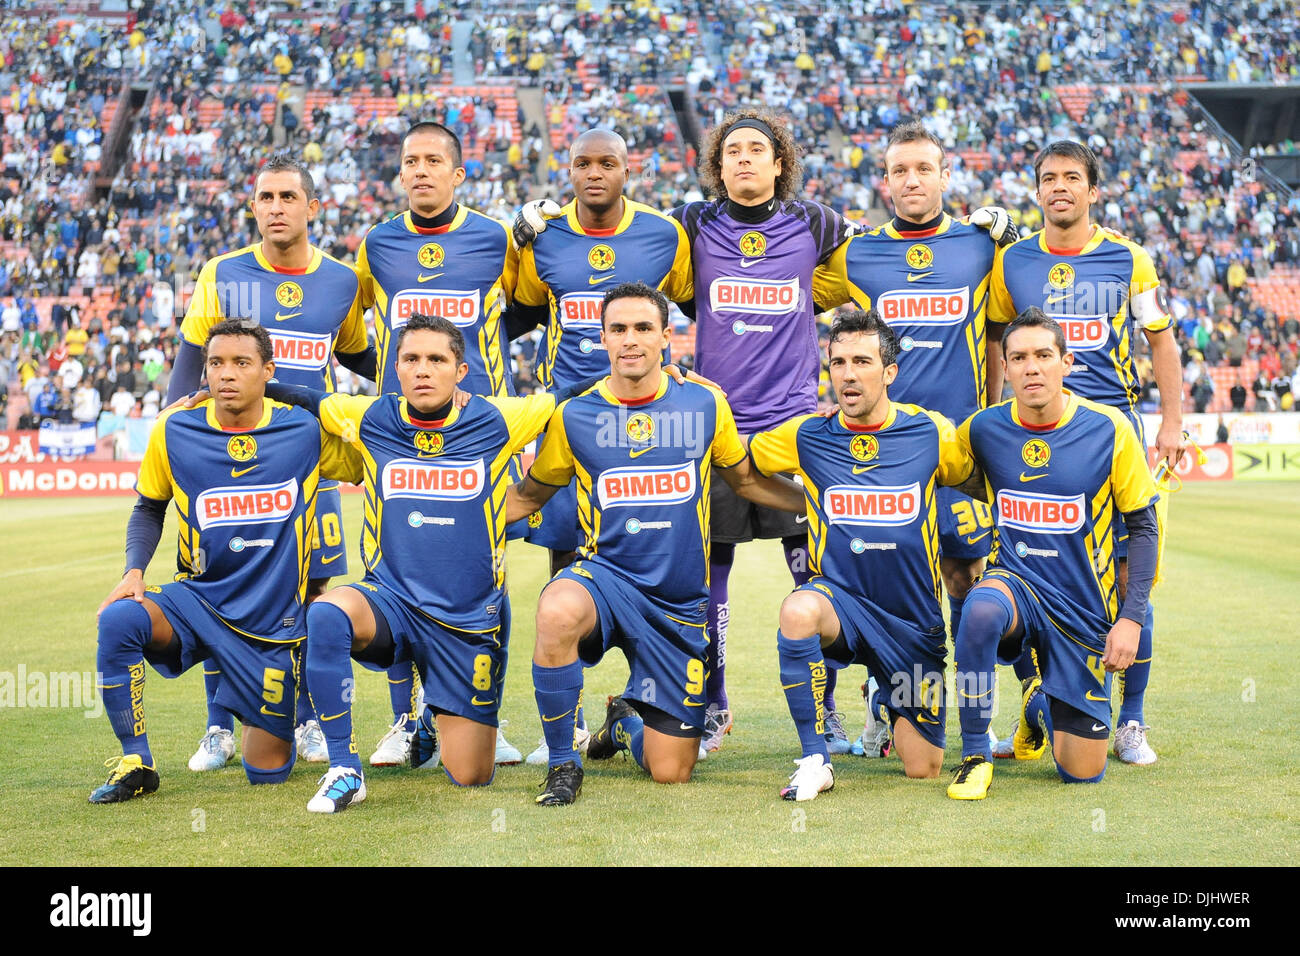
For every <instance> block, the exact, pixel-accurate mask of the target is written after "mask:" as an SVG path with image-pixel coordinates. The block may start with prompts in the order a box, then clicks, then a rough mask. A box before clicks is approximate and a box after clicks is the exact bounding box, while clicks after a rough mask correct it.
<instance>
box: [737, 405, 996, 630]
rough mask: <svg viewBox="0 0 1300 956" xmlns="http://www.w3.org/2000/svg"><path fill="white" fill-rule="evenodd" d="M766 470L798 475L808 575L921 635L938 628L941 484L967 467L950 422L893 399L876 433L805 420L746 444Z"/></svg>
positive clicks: (956, 480) (952, 481) (962, 476)
mask: <svg viewBox="0 0 1300 956" xmlns="http://www.w3.org/2000/svg"><path fill="white" fill-rule="evenodd" d="M749 452H750V454H751V455H752V456H753V458H754V464H755V466H756V467H757V468H758V470H759V471H761V472H763V473H764V474H769V475H770V474H776V473H777V472H791V473H793V474H796V475H799V476H801V478H802V479H803V487H804V496H805V498H806V499H807V502H808V555H809V558H810V562H811V570H812V572H813V573H814V574H821V575H824V576H825V577H827V578H829V579H830V580H831V581H834V582H835V583H837V584H841V585H843V586H844V587H846V588H848V589H849V590H851V591H852V592H854V593H855V594H859V595H861V596H863V597H865V598H866V599H867V600H869V601H871V602H872V603H873V604H875V605H877V606H878V607H880V608H882V609H884V610H886V611H888V612H889V613H891V614H893V615H895V616H896V617H899V618H902V619H903V620H905V621H911V622H912V623H914V624H915V625H916V626H917V627H918V628H920V629H921V630H931V629H933V628H936V627H942V626H943V614H942V611H941V610H940V605H939V596H940V594H941V591H942V586H943V582H942V578H941V577H940V575H939V510H938V505H937V497H936V494H935V492H936V489H937V487H938V486H939V485H959V484H961V483H962V482H963V481H965V480H966V479H967V478H969V477H970V474H971V470H972V468H973V467H974V465H973V462H972V461H971V458H970V454H969V452H967V451H966V450H965V449H964V448H963V447H962V445H961V442H960V441H958V439H957V430H956V429H955V428H954V427H953V424H952V422H950V421H948V419H946V418H944V417H943V416H942V415H940V414H938V413H937V412H931V411H928V410H926V409H923V408H918V407H917V406H916V405H904V404H900V403H898V402H891V403H890V407H889V413H888V414H887V415H886V416H885V420H884V422H883V423H882V424H881V425H880V426H879V427H878V428H872V429H865V428H862V427H860V426H855V425H852V424H851V423H849V422H846V421H845V420H844V415H843V413H842V412H841V413H840V414H839V415H836V416H834V417H833V418H822V417H821V416H818V415H802V416H800V417H798V418H794V419H791V420H790V421H788V422H786V423H785V424H784V425H780V426H778V427H777V428H774V429H773V430H771V431H768V432H759V433H758V434H756V435H754V436H752V437H751V438H750V440H749Z"/></svg>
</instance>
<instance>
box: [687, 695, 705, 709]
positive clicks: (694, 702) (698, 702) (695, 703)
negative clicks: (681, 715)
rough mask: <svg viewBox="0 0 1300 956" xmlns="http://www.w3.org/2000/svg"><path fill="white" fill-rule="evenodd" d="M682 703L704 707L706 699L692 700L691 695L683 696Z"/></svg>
mask: <svg viewBox="0 0 1300 956" xmlns="http://www.w3.org/2000/svg"><path fill="white" fill-rule="evenodd" d="M682 703H683V704H685V705H686V706H687V707H703V706H704V701H702V700H691V699H690V698H689V697H683V698H682Z"/></svg>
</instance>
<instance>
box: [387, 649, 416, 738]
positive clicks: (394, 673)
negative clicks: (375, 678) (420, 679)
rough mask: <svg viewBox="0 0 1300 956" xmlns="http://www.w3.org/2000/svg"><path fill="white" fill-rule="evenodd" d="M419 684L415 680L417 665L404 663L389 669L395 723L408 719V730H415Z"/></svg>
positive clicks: (389, 689)
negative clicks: (416, 698)
mask: <svg viewBox="0 0 1300 956" xmlns="http://www.w3.org/2000/svg"><path fill="white" fill-rule="evenodd" d="M418 693H419V684H417V683H416V680H415V665H414V664H412V663H411V662H410V661H402V662H401V663H399V664H394V665H393V666H392V667H390V668H388V699H389V701H391V702H392V705H393V723H394V724H395V723H397V722H398V721H399V720H401V719H402V718H403V717H405V718H406V729H407V730H408V731H412V730H414V729H415V697H416V694H418Z"/></svg>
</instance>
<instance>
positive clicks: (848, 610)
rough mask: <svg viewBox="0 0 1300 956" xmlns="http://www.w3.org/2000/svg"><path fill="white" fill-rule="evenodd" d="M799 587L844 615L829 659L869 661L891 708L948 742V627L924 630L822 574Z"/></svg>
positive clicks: (940, 742) (932, 738)
mask: <svg viewBox="0 0 1300 956" xmlns="http://www.w3.org/2000/svg"><path fill="white" fill-rule="evenodd" d="M796 590H799V591H814V592H816V593H818V594H820V595H822V597H825V598H827V599H829V600H830V602H831V607H833V608H834V609H835V616H836V617H837V618H839V621H840V636H839V638H837V639H836V640H835V642H834V643H833V644H831V645H830V646H829V647H827V648H826V661H827V663H828V664H830V665H831V666H832V667H836V668H843V667H848V666H849V665H850V664H865V665H866V667H867V671H868V672H869V673H870V674H871V676H872V677H874V678H875V679H876V683H878V684H879V685H880V692H881V698H882V699H883V700H884V703H885V706H886V707H888V708H889V712H890V713H891V714H893V715H894V716H895V718H898V717H905V718H907V720H908V721H909V722H910V723H911V724H912V725H913V726H914V727H916V729H917V731H919V732H920V734H921V736H922V737H924V738H925V739H926V740H927V741H928V742H929V743H932V744H934V745H935V746H936V747H943V746H944V742H945V738H944V723H945V721H946V720H947V704H946V702H945V700H944V687H943V674H944V669H945V667H946V666H947V662H946V661H945V659H944V656H945V654H946V652H947V645H946V641H945V637H946V635H945V632H944V629H943V627H942V626H941V627H939V629H938V630H936V631H935V632H934V633H927V632H925V631H922V630H920V629H919V628H917V627H916V626H915V625H913V624H909V623H908V622H906V621H904V620H902V619H900V618H897V617H895V616H894V615H892V614H890V613H889V612H888V611H884V610H882V609H880V608H878V607H876V606H875V605H874V604H872V603H871V602H870V601H868V600H866V599H865V598H862V597H859V596H858V595H856V594H854V593H852V592H851V591H849V590H848V589H846V588H843V587H840V586H839V585H838V584H834V583H833V582H831V581H830V580H828V579H826V578H824V577H821V576H818V577H815V578H813V579H812V580H811V581H809V582H808V583H807V584H805V585H803V586H802V587H800V588H797V589H796Z"/></svg>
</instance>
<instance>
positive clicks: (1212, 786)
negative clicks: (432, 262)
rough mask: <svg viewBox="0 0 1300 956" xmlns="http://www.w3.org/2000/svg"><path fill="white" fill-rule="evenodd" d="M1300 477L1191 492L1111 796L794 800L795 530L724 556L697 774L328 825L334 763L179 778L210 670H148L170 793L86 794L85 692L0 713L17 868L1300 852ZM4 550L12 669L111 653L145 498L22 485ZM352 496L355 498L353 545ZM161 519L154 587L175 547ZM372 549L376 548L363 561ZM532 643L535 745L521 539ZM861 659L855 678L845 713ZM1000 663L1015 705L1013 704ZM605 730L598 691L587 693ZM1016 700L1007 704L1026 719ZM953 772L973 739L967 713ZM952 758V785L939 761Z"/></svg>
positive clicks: (517, 585)
mask: <svg viewBox="0 0 1300 956" xmlns="http://www.w3.org/2000/svg"><path fill="white" fill-rule="evenodd" d="M1297 492H1300V485H1295V484H1284V483H1276V484H1272V483H1253V484H1246V483H1225V484H1221V485H1216V484H1200V485H1190V484H1189V485H1188V486H1187V487H1186V488H1185V489H1184V490H1183V491H1182V492H1180V493H1179V494H1178V495H1177V496H1176V497H1175V499H1174V501H1173V507H1172V516H1171V525H1172V528H1173V531H1172V537H1171V539H1170V542H1169V545H1168V551H1167V558H1166V563H1167V573H1168V580H1167V582H1166V583H1165V584H1164V585H1162V586H1161V588H1160V589H1159V591H1158V592H1157V608H1158V614H1159V618H1158V627H1157V632H1156V641H1157V642H1156V665H1155V670H1154V674H1153V679H1152V686H1151V690H1150V692H1149V694H1148V703H1147V719H1148V722H1149V723H1150V724H1151V725H1152V727H1153V731H1152V736H1151V739H1152V742H1153V744H1154V746H1155V748H1156V750H1157V751H1158V752H1159V754H1160V761H1159V763H1157V764H1156V765H1155V766H1154V767H1148V768H1138V767H1126V766H1123V765H1121V764H1119V763H1118V762H1116V761H1113V760H1112V761H1111V764H1110V767H1109V770H1108V771H1107V775H1106V780H1105V782H1104V783H1102V784H1101V785H1100V786H1097V787H1068V788H1067V787H1065V786H1063V785H1062V784H1061V783H1060V782H1059V781H1058V780H1057V777H1056V774H1055V772H1054V771H1053V770H1052V767H1051V764H1050V762H1049V761H1046V760H1044V761H1038V762H1032V763H1019V764H1018V763H1016V762H1014V761H1013V762H1006V761H999V762H998V765H997V772H996V776H995V779H994V784H993V789H992V790H991V792H990V795H989V798H988V799H987V800H984V801H981V802H978V803H969V804H967V803H957V802H954V801H950V800H948V799H947V798H946V797H945V796H944V785H945V783H946V780H944V781H909V780H906V779H904V778H903V776H902V773H901V769H900V765H899V763H898V761H897V760H883V761H882V760H861V759H857V758H853V757H843V758H840V759H839V760H838V761H837V762H836V769H837V771H838V776H837V783H836V788H835V791H834V792H833V793H829V794H824V795H822V796H821V797H820V798H819V799H818V800H816V801H814V802H812V803H806V804H801V805H798V806H796V805H794V804H789V803H783V802H782V801H780V800H779V799H777V796H776V792H777V789H778V786H779V785H780V784H781V783H782V782H784V780H785V777H786V775H787V774H788V773H789V771H790V768H791V764H790V761H791V760H792V759H793V757H795V756H797V755H798V754H797V749H796V748H797V745H796V741H795V735H794V730H793V727H792V725H791V723H790V719H789V715H788V713H787V711H786V708H785V702H784V698H783V697H782V696H781V693H780V690H779V686H778V684H779V682H778V680H777V666H776V650H775V640H774V634H775V625H776V610H777V607H778V605H779V603H780V600H781V598H782V596H783V595H784V593H785V591H786V589H787V586H788V584H787V582H788V578H787V573H786V571H785V569H784V565H783V562H782V560H781V552H780V548H779V546H778V544H777V543H776V542H760V543H757V544H753V545H747V546H745V547H742V548H740V549H739V551H738V565H737V567H736V569H735V571H734V572H733V574H732V579H731V580H732V624H731V638H730V641H729V643H730V647H729V650H730V661H729V663H730V666H729V668H728V683H729V689H730V693H731V697H732V701H733V706H734V707H735V709H736V711H737V714H738V724H737V727H736V730H735V732H734V733H733V734H732V736H731V737H729V738H728V739H727V742H726V744H725V745H724V747H723V749H722V751H721V752H720V753H718V754H716V755H713V756H712V757H710V758H709V759H708V760H707V761H705V762H703V763H702V764H700V765H699V767H698V768H697V771H696V779H695V780H694V781H693V782H692V783H690V784H688V785H686V786H679V787H661V786H656V785H654V784H653V783H651V782H650V781H649V780H648V778H646V777H645V775H644V774H643V773H641V772H640V771H639V770H638V769H637V768H636V767H635V766H634V765H632V764H631V763H629V762H625V761H624V760H623V759H621V758H615V759H614V760H613V761H610V762H608V763H604V764H597V765H594V766H589V767H588V771H587V778H586V783H585V789H584V793H583V796H582V798H581V800H580V801H579V802H578V804H577V805H576V806H574V807H572V808H564V809H544V808H539V807H536V806H534V805H533V796H534V795H535V794H536V792H537V789H536V788H537V784H538V783H539V782H540V778H541V774H540V773H539V772H538V770H537V769H535V768H532V767H523V766H521V767H507V768H502V769H501V770H500V771H499V772H498V774H497V778H496V782H495V783H494V784H493V786H492V787H490V788H487V789H479V790H460V789H456V788H455V787H453V786H452V785H451V784H450V783H449V782H448V781H447V779H446V777H445V776H443V775H442V774H441V773H436V774H431V775H425V774H417V773H412V772H410V771H404V770H391V771H374V772H372V773H370V774H369V776H368V778H367V780H368V786H369V789H370V796H369V799H368V800H367V802H366V803H365V804H363V805H361V806H359V807H357V808H355V809H353V810H350V811H348V812H347V813H345V814H342V815H341V816H339V817H324V818H322V817H318V816H316V815H309V814H308V813H307V812H306V811H305V809H304V807H305V804H306V801H307V799H308V798H309V797H310V796H311V795H312V793H314V791H315V783H316V777H317V775H318V773H319V771H318V769H317V767H316V766H312V767H308V766H307V765H305V764H300V765H299V766H298V767H296V768H295V769H294V772H293V775H292V776H291V777H290V779H289V782H288V783H287V784H285V785H284V786H280V787H257V788H250V787H249V786H247V784H246V783H245V780H244V774H243V771H242V769H241V768H240V767H239V765H238V761H236V762H235V764H234V765H232V766H231V767H229V768H227V769H226V770H224V771H221V772H218V773H213V774H194V773H191V772H190V771H188V770H187V769H186V768H185V761H186V759H187V758H188V756H189V755H190V754H191V753H192V752H193V750H194V746H195V744H196V742H197V740H198V737H199V736H200V734H201V732H202V730H203V726H202V725H203V718H204V711H203V692H202V679H201V676H200V675H199V674H198V673H197V671H192V672H191V673H189V674H187V675H185V676H184V677H183V678H181V679H180V680H176V681H166V680H163V679H162V678H160V677H158V676H157V675H156V674H154V673H153V672H152V671H151V672H150V675H149V679H148V683H147V689H146V703H147V707H148V714H149V729H150V738H151V743H152V745H153V750H154V753H155V755H156V757H157V761H158V766H159V770H160V773H161V774H162V787H161V789H160V790H159V792H158V793H157V794H155V795H153V796H151V797H148V798H147V799H142V800H137V801H134V802H132V803H128V804H125V805H122V806H107V807H95V806H90V805H89V804H87V803H86V796H87V794H88V793H89V791H90V790H91V789H92V788H93V787H94V786H95V785H97V784H99V783H101V782H103V780H104V777H105V776H106V773H107V771H106V770H105V769H104V768H103V767H102V766H101V761H102V760H103V759H104V758H107V757H109V756H111V755H113V754H115V753H116V752H117V750H116V742H115V741H114V739H113V736H112V733H111V731H110V729H109V727H108V723H107V721H106V720H104V719H103V718H99V719H87V718H86V717H85V715H84V714H83V712H82V711H80V710H75V709H70V708H61V709H54V708H46V709H31V708H24V709H8V708H6V709H0V734H2V735H0V746H2V748H3V750H2V752H3V758H2V759H3V767H4V781H5V812H4V814H3V815H0V864H5V865H11V864H61V865H85V864H91V865H95V864H105V865H107V864H112V865H121V864H125V863H150V864H174V865H193V864H197V865H221V864H242V865H278V864H305V865H315V864H332V863H353V864H363V865H366V864H371V865H373V864H382V863H398V864H413V863H441V864H490V863H519V864H529V863H552V864H556V863H558V864H636V865H670V864H680V863H721V864H767V863H772V864H782V863H785V864H790V863H796V864H797V863H813V862H824V863H828V864H859V863H871V864H931V865H933V864H964V865H980V864H988V863H998V864H1023V863H1042V864H1050V865H1074V864H1083V865H1095V864H1112V865H1113V864H1120V865H1123V864H1154V865H1161V864H1166V865H1168V864H1173V865H1189V864H1226V865H1254V864H1286V863H1292V862H1294V860H1295V858H1296V854H1297V851H1298V850H1300V839H1298V838H1297V824H1296V818H1295V814H1294V808H1295V806H1296V805H1297V797H1298V796H1300V780H1298V774H1300V771H1298V770H1297V768H1298V767H1300V737H1298V736H1297V734H1296V733H1295V728H1296V726H1297V724H1300V676H1298V674H1297V668H1296V667H1295V664H1294V661H1295V659H1296V655H1297V652H1300V637H1298V636H1297V635H1298V633H1300V623H1298V621H1297V613H1296V608H1297V601H1296V587H1297V585H1296V582H1297V579H1298V575H1297V569H1298V568H1300V543H1298V542H1300V494H1298V493H1297ZM2 507H3V513H4V521H3V524H2V525H0V549H2V552H3V553H4V554H6V555H8V556H9V558H8V560H7V561H6V563H5V567H4V569H3V570H0V620H3V622H4V626H3V633H4V635H5V637H4V642H3V647H4V650H3V656H2V657H0V671H7V672H11V673H12V672H16V671H17V669H18V667H19V665H20V664H21V665H24V666H25V667H26V669H27V671H28V672H34V671H45V672H51V671H87V670H93V669H94V659H95V626H94V612H95V608H96V607H97V606H98V604H99V602H100V601H101V600H102V599H103V597H104V595H105V594H107V593H108V591H109V589H110V588H111V587H112V586H113V584H114V583H115V582H116V581H117V579H118V576H119V574H120V571H121V564H122V557H121V555H122V542H123V530H124V527H125V522H126V517H127V514H128V512H129V510H130V507H131V501H130V500H128V499H125V498H120V499H104V498H101V499H48V500H13V499H11V500H6V501H5V502H4V503H3V505H2ZM359 507H360V500H359V497H358V496H355V495H349V496H345V508H346V509H347V511H348V524H349V529H348V533H349V538H348V540H349V542H350V543H351V542H355V541H356V540H357V538H356V531H357V524H358V522H359ZM173 540H174V536H173V531H172V529H171V526H170V524H169V526H168V532H167V536H166V537H165V538H164V541H165V542H167V543H168V546H167V547H163V548H160V550H159V552H158V556H157V557H156V559H155V561H154V565H153V573H152V574H151V575H150V580H162V579H163V578H164V576H165V575H166V573H167V570H168V568H169V567H171V565H172V561H173V555H172V552H171V550H170V544H171V542H172V541H173ZM352 561H353V565H354V567H355V566H356V565H357V564H358V563H359V562H358V561H357V560H356V559H355V557H353V558H352ZM510 574H511V581H512V589H511V592H512V595H513V600H514V620H515V622H516V625H515V634H514V647H513V650H514V653H513V654H512V656H511V661H510V669H509V678H508V682H507V685H506V687H507V692H506V697H505V703H504V707H503V709H502V714H503V716H505V717H507V718H509V720H510V725H509V728H508V735H509V737H510V739H511V740H512V741H513V742H514V743H515V744H517V745H518V746H519V747H520V749H521V750H524V751H527V750H529V749H531V748H532V747H533V746H534V745H535V744H536V742H537V740H538V739H539V737H540V736H541V733H540V724H539V721H538V718H537V712H536V709H535V705H534V703H533V697H532V691H531V682H530V680H529V659H530V651H531V646H532V627H531V621H532V617H533V610H534V606H535V600H536V594H537V592H538V590H539V589H540V587H541V585H542V584H543V583H544V574H545V555H544V553H543V552H541V551H540V550H538V549H536V548H533V547H530V546H527V545H519V544H515V545H512V548H511V552H510ZM357 673H358V678H359V680H358V684H359V696H358V701H357V705H356V718H357V734H358V743H359V744H360V746H361V747H362V748H363V751H364V752H366V753H368V751H369V748H370V747H371V746H372V745H373V744H374V743H375V742H376V741H377V740H378V738H379V737H380V735H381V734H382V733H383V732H384V730H385V727H386V724H387V722H388V709H387V693H386V690H385V688H384V681H383V678H382V676H381V675H379V674H373V673H371V672H368V671H363V670H361V669H360V668H357ZM626 673H627V671H626V668H625V666H624V664H623V662H622V660H621V658H620V657H619V656H618V655H613V657H612V658H610V659H607V660H606V661H604V662H603V663H602V664H601V666H600V667H598V668H596V669H595V670H594V671H589V672H588V676H587V700H588V701H591V702H598V701H599V702H603V700H604V696H605V695H606V694H609V693H616V692H618V691H620V690H621V689H622V681H623V679H625V677H626ZM863 674H864V671H863V670H862V669H861V668H855V669H852V670H850V671H847V672H843V673H842V675H841V680H840V692H839V694H838V697H839V701H840V705H841V708H842V709H843V710H845V711H847V712H848V714H849V715H850V721H851V723H850V726H851V727H852V729H853V730H854V731H856V730H858V729H859V724H860V720H861V717H862V714H863V708H862V704H861V701H860V699H859V698H858V695H857V687H858V685H859V684H860V683H861V681H862V680H863V679H864V678H863V676H862V675H863ZM1014 697H1015V689H1014V687H1013V678H1012V677H1011V676H1010V674H1009V672H1008V673H1007V674H1006V675H1005V676H1004V678H1003V684H1002V687H1001V699H1002V700H1003V701H1004V702H1008V701H1011V700H1013V699H1014ZM591 709H592V711H593V716H595V717H596V720H597V722H599V720H600V719H601V714H602V713H603V707H601V706H599V705H598V704H594V703H593V706H592V708H591ZM1012 719H1013V718H1012V708H1010V707H1007V706H1004V708H1003V712H1002V713H1001V714H1000V716H999V717H998V718H997V719H996V720H995V722H994V725H995V727H996V728H997V729H998V730H999V731H1000V732H1002V733H1006V732H1008V731H1009V729H1010V726H1011V721H1012ZM949 731H950V734H949V745H948V761H947V765H948V767H951V766H952V765H953V764H954V763H955V762H956V758H957V755H958V752H959V744H958V740H957V736H956V715H955V713H951V714H950V718H949ZM947 775H948V774H947V772H945V777H946V776H947Z"/></svg>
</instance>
